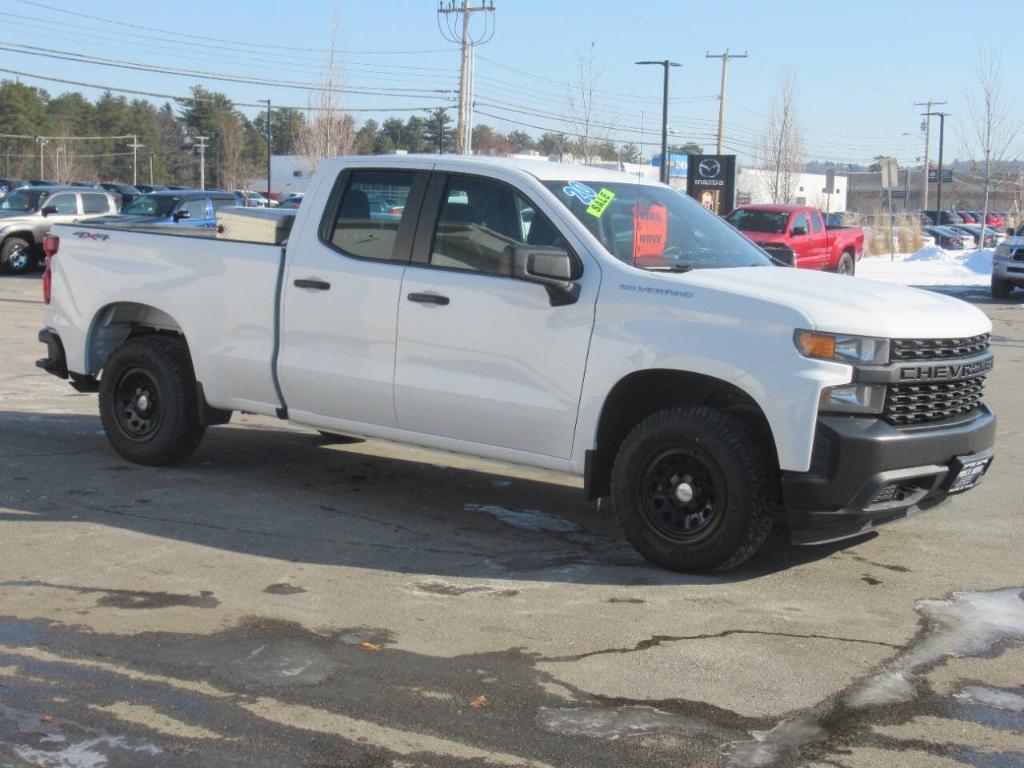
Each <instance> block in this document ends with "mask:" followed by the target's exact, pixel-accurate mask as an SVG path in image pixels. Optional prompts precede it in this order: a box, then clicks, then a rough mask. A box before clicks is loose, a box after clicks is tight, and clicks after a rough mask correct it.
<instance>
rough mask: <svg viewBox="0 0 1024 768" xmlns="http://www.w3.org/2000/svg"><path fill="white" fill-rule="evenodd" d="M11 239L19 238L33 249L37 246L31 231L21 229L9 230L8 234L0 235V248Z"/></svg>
mask: <svg viewBox="0 0 1024 768" xmlns="http://www.w3.org/2000/svg"><path fill="white" fill-rule="evenodd" d="M12 237H20V238H21V239H22V240H24V241H25V242H27V243H28V244H29V245H31V246H32V247H33V248H34V247H35V246H36V245H37V243H36V236H35V233H33V232H32V230H31V229H22V230H11V231H10V232H4V233H3V234H2V235H0V247H3V244H4V243H6V242H7V241H8V240H10V239H11V238H12Z"/></svg>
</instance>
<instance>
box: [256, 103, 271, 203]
mask: <svg viewBox="0 0 1024 768" xmlns="http://www.w3.org/2000/svg"><path fill="white" fill-rule="evenodd" d="M257 101H259V102H260V103H261V104H266V105H267V205H270V99H257Z"/></svg>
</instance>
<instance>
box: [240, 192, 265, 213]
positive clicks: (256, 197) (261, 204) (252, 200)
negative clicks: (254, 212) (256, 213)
mask: <svg viewBox="0 0 1024 768" xmlns="http://www.w3.org/2000/svg"><path fill="white" fill-rule="evenodd" d="M235 196H236V197H238V198H240V199H241V201H242V202H241V205H243V206H244V207H246V208H266V207H268V206H267V198H266V197H264V196H263V195H262V194H260V193H259V192H256V191H255V190H252V189H236V190H235Z"/></svg>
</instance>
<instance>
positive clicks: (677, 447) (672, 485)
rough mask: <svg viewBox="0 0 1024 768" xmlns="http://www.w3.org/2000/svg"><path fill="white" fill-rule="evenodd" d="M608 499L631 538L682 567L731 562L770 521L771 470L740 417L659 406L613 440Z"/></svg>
mask: <svg viewBox="0 0 1024 768" xmlns="http://www.w3.org/2000/svg"><path fill="white" fill-rule="evenodd" d="M611 490H612V492H611V496H612V502H613V503H614V505H615V514H616V516H617V517H618V520H619V524H620V525H621V526H622V530H623V532H624V533H625V535H626V538H627V539H628V540H629V542H630V543H631V544H632V545H633V546H634V547H636V549H637V551H638V552H640V554H642V555H643V556H644V557H646V558H647V559H648V560H650V561H651V562H652V563H654V564H655V565H658V566H661V567H662V568H667V569H669V570H673V571H681V572H684V573H707V572H710V571H721V570H727V569H729V568H733V567H735V566H737V565H739V564H740V563H742V562H743V561H744V560H746V559H747V558H749V557H751V556H752V555H753V554H754V553H756V552H757V551H758V550H759V549H760V548H761V545H762V544H764V541H765V539H767V538H768V533H769V532H770V530H771V525H772V511H773V505H774V503H775V500H776V499H777V498H778V475H777V470H776V469H774V468H772V467H771V466H769V463H768V461H767V459H766V456H765V452H764V450H763V449H762V448H761V446H760V444H759V443H758V441H757V439H756V438H755V437H754V435H753V434H752V432H751V431H750V430H749V429H748V428H747V427H746V425H745V424H744V423H743V422H742V421H740V420H739V419H737V418H736V417H734V416H732V415H730V414H728V413H723V412H722V411H719V410H717V409H715V408H709V407H703V406H696V407H685V408H673V409H670V410H665V411H659V412H658V413H655V414H653V415H651V416H648V417H647V418H646V419H644V420H643V421H641V422H640V423H639V424H637V425H636V427H634V428H633V431H632V432H630V433H629V435H628V436H627V437H626V439H625V440H624V441H623V442H622V445H621V446H620V447H619V451H618V454H617V455H616V457H615V464H614V466H613V468H612V488H611Z"/></svg>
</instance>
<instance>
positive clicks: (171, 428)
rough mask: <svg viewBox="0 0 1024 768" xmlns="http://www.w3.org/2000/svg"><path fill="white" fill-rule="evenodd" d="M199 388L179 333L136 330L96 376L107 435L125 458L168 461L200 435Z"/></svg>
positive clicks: (190, 446)
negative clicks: (177, 336)
mask: <svg viewBox="0 0 1024 768" xmlns="http://www.w3.org/2000/svg"><path fill="white" fill-rule="evenodd" d="M199 416H200V411H199V393H198V389H197V386H196V377H195V373H194V372H193V369H192V359H191V358H190V357H189V354H188V347H187V346H186V345H185V343H184V342H183V341H181V340H179V339H175V338H168V337H165V336H158V335H152V336H140V337H138V338H134V339H129V340H128V341H126V342H125V343H124V344H122V345H121V346H120V347H118V348H117V349H116V350H114V353H113V354H112V355H111V356H110V359H109V360H108V361H107V364H106V366H105V367H104V369H103V378H102V380H101V381H100V418H101V419H102V420H103V428H104V429H105V430H106V432H107V439H108V440H109V441H110V444H111V445H112V446H113V447H114V450H116V451H117V452H118V453H119V454H121V455H122V456H123V457H124V458H126V459H128V461H133V462H135V463H136V464H146V465H149V466H166V465H168V464H174V463H176V462H179V461H181V460H182V459H184V458H185V457H186V456H188V455H189V454H191V453H192V451H194V450H195V449H196V447H197V446H198V445H199V442H200V440H202V438H203V433H204V432H205V428H204V427H203V426H202V425H201V423H200V418H199Z"/></svg>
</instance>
